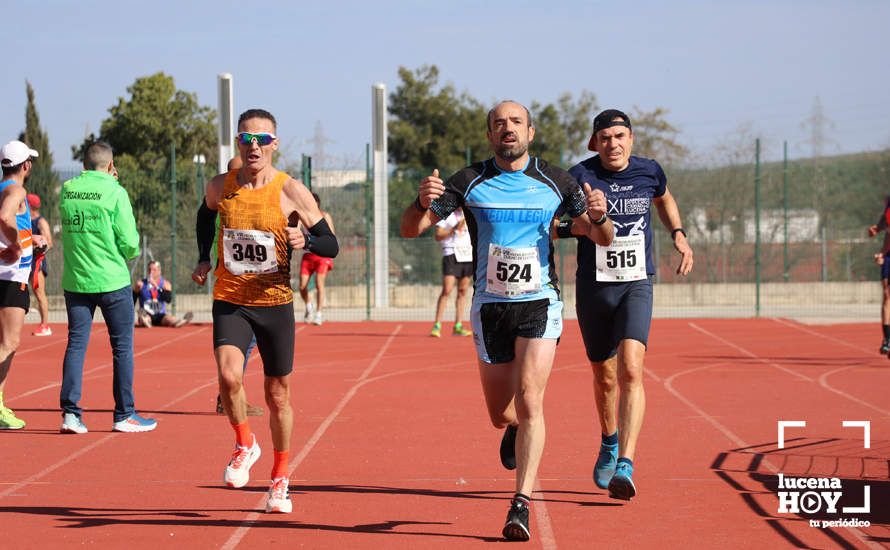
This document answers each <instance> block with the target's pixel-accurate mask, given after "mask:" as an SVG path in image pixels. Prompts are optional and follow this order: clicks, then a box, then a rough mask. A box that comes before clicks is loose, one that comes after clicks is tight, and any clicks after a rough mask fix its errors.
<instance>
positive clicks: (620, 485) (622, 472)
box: [609, 462, 637, 500]
mask: <svg viewBox="0 0 890 550" xmlns="http://www.w3.org/2000/svg"><path fill="white" fill-rule="evenodd" d="M633 473H634V468H633V466H631V465H630V464H628V463H627V462H621V463H620V464H618V466H617V467H616V468H615V475H613V476H612V481H610V482H609V497H610V498H617V499H619V500H630V499H632V498H633V497H634V495H636V494H637V488H636V487H635V486H634V480H633V478H632V476H633Z"/></svg>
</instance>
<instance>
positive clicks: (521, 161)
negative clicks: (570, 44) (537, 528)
mask: <svg viewBox="0 0 890 550" xmlns="http://www.w3.org/2000/svg"><path fill="white" fill-rule="evenodd" d="M534 136H535V128H534V126H533V124H532V121H531V115H530V114H529V112H528V109H527V108H525V107H524V106H523V105H520V104H519V103H516V102H514V101H503V102H501V103H499V104H498V105H496V106H495V107H494V108H493V109H492V110H491V111H489V113H488V132H487V137H488V141H489V144H490V145H491V147H492V149H493V150H494V157H493V158H490V159H488V160H485V161H483V162H478V163H475V164H473V165H471V166H468V167H466V168H464V169H463V170H460V171H458V172H457V173H456V174H454V175H453V176H451V177H450V178H449V179H448V180H447V181H445V182H443V181H442V180H441V179H440V178H439V172H438V170H434V171H433V174H432V175H431V176H428V177H426V178H424V179H423V180H422V181H421V183H420V188H419V190H418V197H417V199H415V201H414V203H413V204H412V205H411V206H409V207H408V208H407V209H405V212H404V213H403V214H402V223H401V233H402V236H403V237H416V236H417V235H419V234H420V233H422V232H423V231H424V230H426V229H427V228H429V227H431V226H432V225H434V224H435V223H436V222H438V221H439V220H441V219H444V218H447V217H448V215H449V214H451V213H452V212H453V211H454V210H456V209H457V208H459V207H460V208H463V212H464V217H465V218H466V220H467V228H468V229H469V232H470V239H471V241H472V243H473V263H474V266H475V272H474V275H475V287H474V290H475V292H474V295H473V307H472V313H471V319H472V323H473V339H474V341H475V344H476V353H477V355H478V358H479V361H478V363H479V372H480V378H481V380H482V389H483V393H484V395H485V403H486V405H487V407H488V414H489V417H490V418H491V422H492V423H493V424H494V425H495V426H496V427H498V428H504V427H506V430H505V432H504V437H503V438H502V441H501V462H502V463H503V464H504V466H505V467H507V468H508V469H513V468H516V469H517V472H516V495H515V496H514V498H513V500H512V502H511V505H510V510H509V512H508V514H507V522H506V524H505V525H504V528H503V531H502V533H503V535H504V537H505V538H507V539H511V540H528V538H529V530H528V512H529V500H530V495H531V493H532V488H533V486H534V483H535V476H536V474H537V470H538V464H539V462H540V460H541V455H542V453H543V450H544V416H543V401H544V390H545V388H546V386H547V380H548V378H549V376H550V371H551V368H552V366H553V358H554V355H555V353H556V344H557V340H558V338H559V336H560V334H561V333H562V301H561V300H560V297H559V287H558V281H557V278H556V270H555V267H554V265H553V261H552V258H553V243H552V242H551V239H550V222H551V220H552V219H553V217H554V216H555V215H558V214H562V213H566V214H568V215H569V216H570V217H571V218H572V219H573V220H574V221H575V223H576V230H578V231H584V232H585V234H586V235H587V236H588V237H589V238H590V239H591V240H592V241H594V242H597V243H599V244H602V245H608V244H609V243H610V242H611V241H612V234H613V228H612V224H611V222H610V221H609V219H608V217H607V216H606V199H605V195H604V194H603V192H602V191H601V190H592V189H590V187H589V186H588V187H586V188H585V189H584V190H582V189H581V187H579V185H578V183H577V181H575V179H574V178H573V177H572V176H571V175H569V174H568V173H567V172H566V171H564V170H562V169H560V168H556V167H554V166H550V165H548V164H547V163H546V162H544V161H542V160H541V159H538V158H535V157H531V156H529V154H528V145H529V143H530V142H531V141H532V140H533V139H534Z"/></svg>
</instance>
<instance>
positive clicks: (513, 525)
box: [501, 499, 531, 541]
mask: <svg viewBox="0 0 890 550" xmlns="http://www.w3.org/2000/svg"><path fill="white" fill-rule="evenodd" d="M501 533H502V534H503V535H504V538H505V539H507V540H521V541H526V540H528V539H529V538H530V536H531V535H530V533H529V531H528V505H527V504H525V503H524V502H521V501H519V500H517V499H513V501H512V502H511V503H510V510H509V511H508V512H507V523H505V524H504V530H503V531H502V532H501Z"/></svg>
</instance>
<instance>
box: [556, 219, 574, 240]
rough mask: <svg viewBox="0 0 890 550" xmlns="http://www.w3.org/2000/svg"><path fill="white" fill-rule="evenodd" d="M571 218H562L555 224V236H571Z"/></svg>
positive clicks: (562, 237) (561, 237) (564, 237)
mask: <svg viewBox="0 0 890 550" xmlns="http://www.w3.org/2000/svg"><path fill="white" fill-rule="evenodd" d="M572 223H573V222H572V220H562V221H560V222H559V223H558V224H557V225H556V236H557V237H559V238H560V239H570V238H571V237H572Z"/></svg>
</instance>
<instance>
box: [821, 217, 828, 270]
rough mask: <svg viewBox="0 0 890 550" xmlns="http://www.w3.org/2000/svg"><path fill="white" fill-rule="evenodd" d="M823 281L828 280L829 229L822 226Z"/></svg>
mask: <svg viewBox="0 0 890 550" xmlns="http://www.w3.org/2000/svg"><path fill="white" fill-rule="evenodd" d="M822 282H823V283H827V282H828V231H826V230H825V226H824V225H823V226H822Z"/></svg>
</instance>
